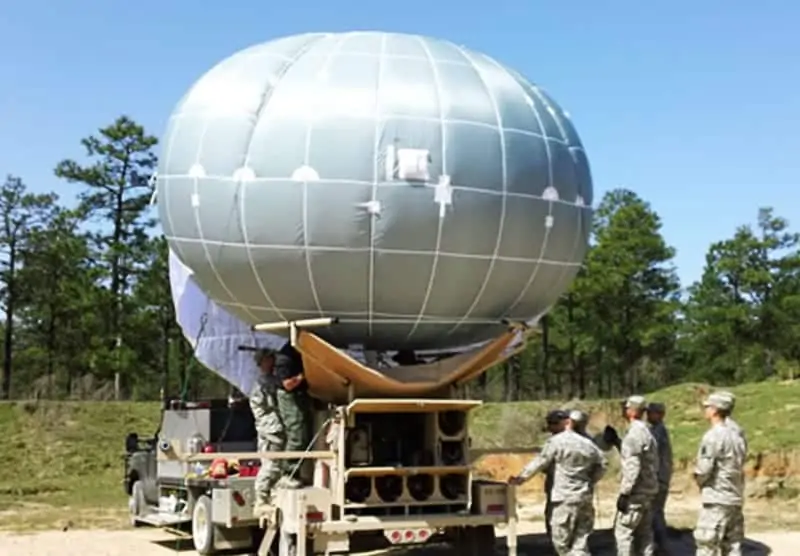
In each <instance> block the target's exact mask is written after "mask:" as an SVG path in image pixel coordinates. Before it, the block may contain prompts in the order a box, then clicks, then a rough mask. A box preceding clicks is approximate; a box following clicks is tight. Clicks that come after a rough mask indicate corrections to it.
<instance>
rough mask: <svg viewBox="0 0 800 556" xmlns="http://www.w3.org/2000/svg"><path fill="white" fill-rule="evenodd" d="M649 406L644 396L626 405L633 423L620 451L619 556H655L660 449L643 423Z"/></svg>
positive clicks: (627, 417)
mask: <svg viewBox="0 0 800 556" xmlns="http://www.w3.org/2000/svg"><path fill="white" fill-rule="evenodd" d="M646 406H647V403H646V402H645V399H644V398H643V397H642V396H631V397H630V398H628V399H627V400H626V402H625V404H624V415H625V418H626V419H627V420H628V422H629V423H630V426H629V427H628V432H627V433H626V434H625V438H623V439H622V445H621V447H620V463H621V466H622V481H621V483H620V486H619V497H618V498H617V515H616V518H615V525H614V538H615V539H616V541H617V554H618V555H619V556H632V555H633V554H642V555H644V556H653V553H654V545H653V501H654V499H655V497H656V495H657V494H658V447H657V446H656V440H655V438H653V435H652V433H651V432H650V428H649V427H648V426H647V424H646V423H645V422H644V421H643V417H644V410H645V407H646Z"/></svg>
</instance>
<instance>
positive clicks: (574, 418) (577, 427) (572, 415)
mask: <svg viewBox="0 0 800 556" xmlns="http://www.w3.org/2000/svg"><path fill="white" fill-rule="evenodd" d="M568 418H569V420H570V422H571V423H572V430H574V431H575V432H577V433H578V434H581V435H583V436H585V437H586V438H588V439H589V440H592V437H591V436H589V433H588V432H586V426H587V425H588V424H589V414H588V413H585V412H583V411H581V410H580V409H573V410H572V411H570V412H569V415H568ZM592 442H594V441H593V440H592Z"/></svg>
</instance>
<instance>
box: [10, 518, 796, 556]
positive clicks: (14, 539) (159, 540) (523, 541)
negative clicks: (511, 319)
mask: <svg viewBox="0 0 800 556" xmlns="http://www.w3.org/2000/svg"><path fill="white" fill-rule="evenodd" d="M540 528H541V525H540V524H525V527H524V529H523V532H524V533H525V534H524V535H523V536H522V537H521V538H520V551H519V553H520V556H528V555H530V556H533V555H534V554H535V555H536V556H545V555H548V554H551V553H550V552H547V551H546V548H545V547H546V543H545V538H544V535H542V534H540V533H539V532H538V529H540ZM534 531H536V532H535V533H534ZM673 541H674V542H673V545H672V547H671V548H672V554H675V555H684V554H687V555H690V554H694V549H693V545H692V543H691V535H689V534H687V533H684V534H683V535H681V537H676V538H675V539H673ZM501 546H504V543H503V541H500V544H499V546H498V550H497V554H504V553H505V550H504V549H503V548H501ZM798 546H800V533H781V532H774V533H758V534H754V535H752V537H751V538H750V539H748V543H747V547H746V550H745V552H744V554H745V555H746V556H766V555H771V556H794V555H796V554H797V553H798V549H797V547H798ZM189 547H190V541H181V542H180V543H176V542H175V538H174V537H171V536H170V535H169V534H166V533H164V532H162V531H158V530H152V529H151V530H135V531H133V530H130V531H66V532H61V531H58V532H56V531H51V532H46V533H37V534H31V535H12V534H2V535H0V554H4V555H5V554H8V555H9V556H168V555H169V554H180V555H181V556H191V555H194V554H195V552H194V551H192V550H189ZM393 554H394V555H395V556H397V552H394V553H393ZM451 554H452V552H451V551H449V550H446V549H443V548H435V547H433V548H428V549H420V550H414V551H405V555H406V556H445V555H447V556H451ZM592 554H595V555H596V556H611V555H613V554H614V551H613V539H612V538H611V535H610V533H609V532H608V531H598V532H597V533H596V534H595V535H594V536H593V538H592Z"/></svg>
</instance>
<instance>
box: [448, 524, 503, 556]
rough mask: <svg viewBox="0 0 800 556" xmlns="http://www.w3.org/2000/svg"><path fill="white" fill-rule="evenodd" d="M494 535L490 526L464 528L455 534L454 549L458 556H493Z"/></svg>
mask: <svg viewBox="0 0 800 556" xmlns="http://www.w3.org/2000/svg"><path fill="white" fill-rule="evenodd" d="M495 540H496V537H495V533H494V527H493V526H492V525H479V526H477V527H464V528H462V529H460V530H459V531H458V532H457V536H456V542H455V548H456V552H457V553H458V555H459V556H462V555H463V556H489V555H491V554H494V545H495Z"/></svg>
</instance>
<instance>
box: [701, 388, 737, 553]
mask: <svg viewBox="0 0 800 556" xmlns="http://www.w3.org/2000/svg"><path fill="white" fill-rule="evenodd" d="M706 405H707V406H708V405H711V406H714V407H717V408H718V409H722V410H729V408H730V407H731V404H730V400H729V398H726V397H725V396H719V395H714V394H712V395H711V396H709V399H708V400H707V401H706ZM745 454H746V448H745V442H744V440H743V439H742V437H741V436H740V435H739V434H738V433H737V432H736V431H735V430H734V429H732V428H730V426H729V425H728V424H727V423H726V422H722V423H717V424H715V425H713V426H712V427H711V429H709V430H708V432H706V434H705V435H704V436H703V439H702V440H701V441H700V449H699V450H698V454H697V464H696V466H695V470H694V476H695V480H696V481H697V484H698V486H699V487H700V489H701V499H702V502H703V507H702V508H701V510H700V515H699V516H698V517H697V527H696V528H695V531H694V539H695V544H696V545H697V555H698V556H714V555H716V554H721V555H722V556H741V554H742V549H741V544H742V541H743V540H744V517H743V514H742V503H743V501H744V461H745Z"/></svg>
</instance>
